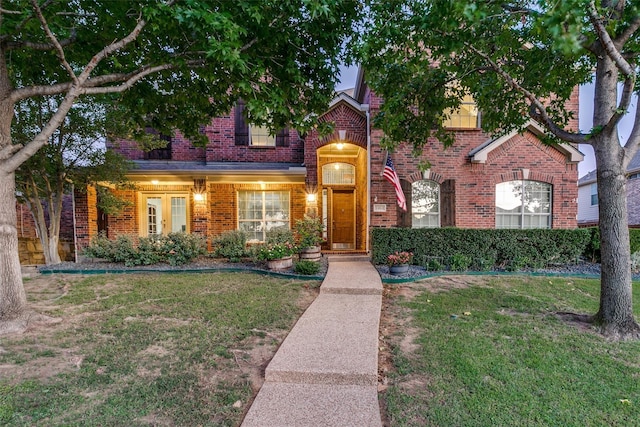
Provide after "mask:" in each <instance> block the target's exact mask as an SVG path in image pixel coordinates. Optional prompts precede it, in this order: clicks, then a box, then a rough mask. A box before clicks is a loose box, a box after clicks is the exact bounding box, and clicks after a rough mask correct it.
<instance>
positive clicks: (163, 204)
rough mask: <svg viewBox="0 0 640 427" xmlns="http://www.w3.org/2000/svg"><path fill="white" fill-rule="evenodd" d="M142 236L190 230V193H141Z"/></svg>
mask: <svg viewBox="0 0 640 427" xmlns="http://www.w3.org/2000/svg"><path fill="white" fill-rule="evenodd" d="M140 197H141V203H140V233H139V234H140V236H143V237H150V236H160V235H166V234H169V233H180V232H182V233H188V232H189V221H188V218H189V206H188V203H187V200H189V195H188V193H151V192H149V193H146V192H145V193H141V195H140Z"/></svg>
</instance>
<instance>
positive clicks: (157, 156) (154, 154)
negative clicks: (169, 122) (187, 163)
mask: <svg viewBox="0 0 640 427" xmlns="http://www.w3.org/2000/svg"><path fill="white" fill-rule="evenodd" d="M158 137H159V138H160V140H161V141H166V145H165V146H164V147H160V148H155V149H153V150H149V151H145V153H144V159H145V160H171V137H170V136H169V135H165V134H160V135H159V136H158Z"/></svg>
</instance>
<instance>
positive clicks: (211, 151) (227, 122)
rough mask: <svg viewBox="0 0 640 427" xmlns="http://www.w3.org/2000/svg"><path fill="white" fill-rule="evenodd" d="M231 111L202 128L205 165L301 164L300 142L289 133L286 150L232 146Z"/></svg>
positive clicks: (233, 129)
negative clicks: (223, 163) (207, 140)
mask: <svg viewBox="0 0 640 427" xmlns="http://www.w3.org/2000/svg"><path fill="white" fill-rule="evenodd" d="M234 117H235V109H234V110H232V111H231V114H230V115H228V116H224V117H216V118H214V119H213V120H212V121H211V123H210V124H209V125H207V126H205V127H204V133H205V135H206V136H207V138H208V139H209V144H208V145H207V148H206V160H207V162H268V163H302V162H303V161H304V140H303V139H301V138H300V136H299V135H298V133H297V132H296V131H295V130H293V129H289V146H288V147H251V146H240V145H235V120H234Z"/></svg>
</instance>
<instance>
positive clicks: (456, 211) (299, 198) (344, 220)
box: [75, 72, 583, 252]
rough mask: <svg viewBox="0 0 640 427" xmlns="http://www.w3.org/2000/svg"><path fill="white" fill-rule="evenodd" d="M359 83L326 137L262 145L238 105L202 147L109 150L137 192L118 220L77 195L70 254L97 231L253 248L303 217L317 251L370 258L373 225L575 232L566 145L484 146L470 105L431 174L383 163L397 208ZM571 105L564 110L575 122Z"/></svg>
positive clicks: (435, 146)
mask: <svg viewBox="0 0 640 427" xmlns="http://www.w3.org/2000/svg"><path fill="white" fill-rule="evenodd" d="M362 76H363V74H362V72H361V73H360V76H359V78H358V81H357V85H356V88H355V90H354V92H353V96H350V95H348V94H347V93H340V94H338V96H337V97H336V98H335V99H334V100H333V101H332V103H331V104H330V105H329V106H328V108H327V111H326V112H325V113H324V114H323V115H322V116H321V117H320V120H322V121H330V122H333V123H335V131H334V133H333V134H332V135H329V136H324V137H320V136H319V135H318V134H317V132H315V131H312V132H310V133H308V134H307V135H300V134H299V133H298V132H296V131H295V130H294V129H285V130H282V131H281V132H279V133H278V134H277V135H276V136H275V137H269V136H268V133H267V132H265V130H264V129H261V128H259V127H256V126H251V124H248V123H246V122H245V120H244V116H243V108H244V106H243V104H242V102H239V103H238V104H237V105H236V107H235V108H233V109H232V111H231V112H230V114H229V115H227V116H223V117H216V118H214V119H212V121H211V122H210V123H209V124H207V125H206V126H204V127H203V128H202V132H204V134H205V135H206V136H207V138H208V140H209V143H208V145H207V146H206V147H205V148H195V147H193V146H192V145H191V144H190V142H189V141H187V140H185V139H184V138H183V137H182V136H181V135H180V133H176V134H175V135H172V136H170V137H169V136H163V138H165V139H166V140H167V142H168V144H167V147H166V148H164V149H158V150H153V151H151V152H147V153H145V152H143V151H141V150H139V149H138V148H137V147H136V145H135V144H134V143H131V142H127V141H116V142H114V143H110V144H109V148H110V149H112V150H117V151H119V152H121V153H123V154H124V155H126V156H127V157H128V158H130V159H131V160H133V161H134V162H135V164H136V168H135V169H133V170H131V172H130V174H129V175H130V178H131V179H132V180H133V181H134V182H135V183H136V185H137V189H136V190H127V191H122V192H121V193H120V196H122V197H124V198H125V199H127V200H129V201H130V202H131V206H130V207H128V208H126V209H125V211H124V212H123V213H122V214H121V215H119V216H117V217H113V216H112V217H106V216H105V215H102V214H101V213H100V212H98V211H97V209H96V208H95V206H96V194H95V191H92V190H91V189H89V191H87V192H86V193H83V194H80V193H77V194H76V195H75V197H76V200H75V205H76V240H77V242H78V246H79V247H80V248H81V247H84V246H86V245H87V244H88V243H89V240H90V239H91V237H92V236H94V235H96V234H97V233H98V232H99V231H101V230H104V231H105V232H107V234H108V236H109V237H110V238H115V237H116V236H118V235H121V234H129V235H136V236H147V235H150V234H163V233H164V234H166V233H168V232H171V231H184V232H188V233H199V234H202V235H204V236H206V237H208V238H212V237H214V236H216V235H219V234H220V233H222V232H223V231H225V230H234V229H243V230H245V231H247V232H248V233H249V236H250V239H251V240H254V241H261V240H264V236H265V231H266V230H268V229H269V228H271V227H275V226H289V227H292V226H293V225H294V224H295V221H296V220H297V219H299V218H302V217H303V215H304V214H305V213H309V214H317V215H319V216H321V217H322V219H323V221H324V223H325V226H326V231H325V238H326V241H327V243H326V244H325V246H324V247H323V249H324V250H332V251H361V252H365V251H368V250H369V238H368V236H369V233H368V231H369V230H370V229H371V228H372V227H397V226H402V227H445V226H455V227H460V228H495V227H499V228H536V227H541V228H575V227H576V226H577V221H576V215H577V202H576V201H577V198H578V188H577V181H578V169H577V165H578V162H580V161H581V160H582V159H583V155H582V154H581V153H580V152H579V151H578V150H577V149H576V148H575V147H574V146H572V145H569V144H558V145H554V146H550V145H545V144H543V143H542V142H541V140H540V136H541V135H542V133H543V130H542V128H541V127H540V126H539V125H538V124H536V123H534V122H530V123H529V124H528V126H527V127H526V128H525V129H524V130H522V131H521V132H520V133H518V132H513V133H511V134H508V135H505V136H502V137H500V138H491V137H490V136H488V135H487V134H485V133H483V132H482V130H481V129H480V128H479V123H480V119H481V115H480V114H479V113H478V112H477V110H476V109H475V106H474V105H473V103H472V101H470V100H469V102H467V103H465V104H464V105H463V108H461V110H460V112H458V114H455V115H453V117H452V118H451V121H450V123H449V127H450V128H451V131H452V132H454V133H455V137H456V142H455V144H454V145H453V146H452V147H450V148H448V149H446V150H443V149H442V145H441V144H440V143H439V142H438V141H436V140H434V141H430V142H431V143H430V144H427V145H426V146H425V151H424V154H423V157H421V159H428V160H429V161H430V163H431V168H430V169H429V170H426V171H421V170H420V169H419V168H418V164H419V161H420V159H415V158H413V157H412V156H411V148H410V147H406V146H400V147H399V148H398V149H397V150H396V151H395V152H394V153H391V154H389V155H390V156H391V157H392V159H393V161H394V163H395V169H396V171H397V173H398V176H399V178H400V182H401V185H402V189H403V192H404V194H405V197H406V199H407V206H408V208H407V211H406V212H404V211H403V210H401V209H399V207H398V205H397V203H396V193H395V190H394V187H393V186H392V185H391V184H390V183H389V182H388V181H387V180H386V179H385V178H384V177H383V176H382V171H383V168H384V163H385V159H386V156H387V155H388V153H386V152H385V151H384V150H382V149H381V147H380V144H379V142H380V139H381V136H382V132H381V131H380V130H378V129H373V128H372V126H371V118H372V117H374V116H375V115H376V114H377V112H378V111H379V108H380V105H381V103H382V102H383V100H382V99H381V98H380V97H379V96H377V95H376V94H375V93H373V92H372V91H371V90H370V88H368V86H367V85H366V82H365V81H364V80H363V78H362ZM577 96H578V95H577V91H576V92H575V97H574V98H573V99H572V100H571V102H570V105H569V106H568V107H569V108H573V109H574V110H575V111H576V112H577V107H578V99H577ZM576 116H577V114H576ZM572 126H574V127H577V123H572Z"/></svg>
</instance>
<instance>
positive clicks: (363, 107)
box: [320, 92, 369, 117]
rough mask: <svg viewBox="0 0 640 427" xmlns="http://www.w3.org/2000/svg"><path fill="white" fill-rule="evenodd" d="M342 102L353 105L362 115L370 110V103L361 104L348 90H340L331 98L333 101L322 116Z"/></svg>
mask: <svg viewBox="0 0 640 427" xmlns="http://www.w3.org/2000/svg"><path fill="white" fill-rule="evenodd" d="M342 103H346V104H347V105H348V106H349V107H351V108H352V109H353V110H355V111H356V112H358V114H361V115H364V113H365V112H366V111H368V110H369V105H368V104H361V103H359V102H358V101H356V100H355V99H353V98H352V97H351V96H349V95H348V94H347V93H346V92H340V93H338V95H337V96H336V97H335V98H333V99H332V100H331V102H330V103H329V108H327V111H325V112H324V113H322V114H321V115H320V117H322V116H324V115H325V114H327V113H329V112H330V111H331V110H333V109H334V108H336V107H337V106H338V105H340V104H342Z"/></svg>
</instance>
